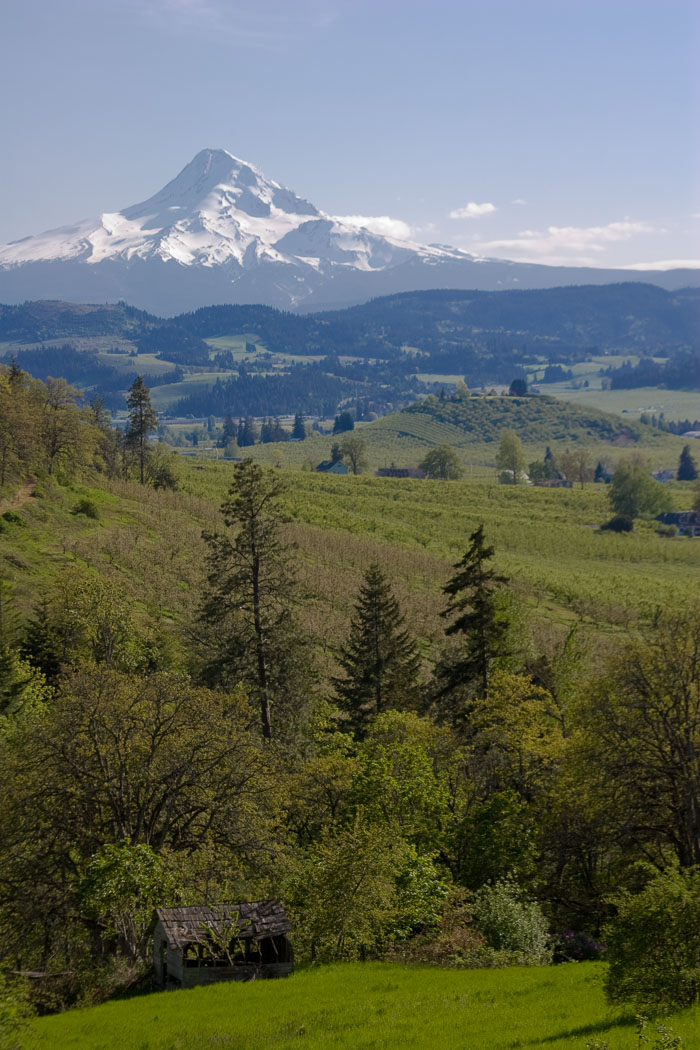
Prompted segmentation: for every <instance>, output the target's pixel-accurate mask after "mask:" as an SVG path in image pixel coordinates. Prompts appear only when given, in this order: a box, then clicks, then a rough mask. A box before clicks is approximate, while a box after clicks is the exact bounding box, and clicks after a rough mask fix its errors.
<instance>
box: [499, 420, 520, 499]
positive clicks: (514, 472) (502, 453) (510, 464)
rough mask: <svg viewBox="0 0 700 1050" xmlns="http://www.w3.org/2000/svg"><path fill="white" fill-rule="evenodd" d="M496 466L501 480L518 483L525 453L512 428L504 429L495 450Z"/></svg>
mask: <svg viewBox="0 0 700 1050" xmlns="http://www.w3.org/2000/svg"><path fill="white" fill-rule="evenodd" d="M496 467H497V468H498V470H500V471H501V472H502V473H501V481H505V482H506V483H507V484H510V485H518V484H519V483H520V479H521V476H522V474H523V472H524V470H525V453H524V451H523V445H522V441H521V440H520V438H519V437H518V435H517V434H516V433H515V431H514V430H510V429H509V430H504V431H502V433H501V440H500V442H499V444H498V451H497V452H496Z"/></svg>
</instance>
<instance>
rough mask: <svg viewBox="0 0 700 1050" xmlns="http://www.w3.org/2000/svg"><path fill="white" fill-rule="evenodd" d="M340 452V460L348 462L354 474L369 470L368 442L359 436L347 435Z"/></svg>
mask: <svg viewBox="0 0 700 1050" xmlns="http://www.w3.org/2000/svg"><path fill="white" fill-rule="evenodd" d="M338 433H340V431H338ZM339 452H340V457H339V458H340V459H345V460H346V461H347V463H348V465H349V467H350V469H351V470H352V472H353V474H361V473H362V471H363V470H366V469H367V466H368V461H367V442H366V441H365V440H364V438H362V437H360V435H359V434H346V435H345V437H344V438H342V439H341V441H340V446H339ZM331 458H332V457H331Z"/></svg>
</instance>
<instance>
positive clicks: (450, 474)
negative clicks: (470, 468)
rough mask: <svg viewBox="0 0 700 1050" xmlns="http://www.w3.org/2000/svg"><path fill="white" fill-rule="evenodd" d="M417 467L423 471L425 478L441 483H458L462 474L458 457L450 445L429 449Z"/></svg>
mask: <svg viewBox="0 0 700 1050" xmlns="http://www.w3.org/2000/svg"><path fill="white" fill-rule="evenodd" d="M418 466H419V467H420V469H421V470H424V471H425V474H426V477H429V478H437V479H440V480H443V481H458V480H459V479H460V478H461V477H462V475H463V473H464V471H463V470H462V466H461V464H460V462H459V457H458V455H457V453H456V452H455V450H454V449H453V448H452V447H451V446H450V445H438V446H437V448H431V450H430V452H428V453H426V455H425V456H424V457H423V459H422V460H421V462H420V463H419V464H418Z"/></svg>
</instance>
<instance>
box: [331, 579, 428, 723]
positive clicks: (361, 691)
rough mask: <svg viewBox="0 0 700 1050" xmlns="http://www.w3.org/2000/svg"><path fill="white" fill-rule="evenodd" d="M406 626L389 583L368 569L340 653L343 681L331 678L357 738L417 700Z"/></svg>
mask: <svg viewBox="0 0 700 1050" xmlns="http://www.w3.org/2000/svg"><path fill="white" fill-rule="evenodd" d="M404 622H405V621H404V617H403V616H402V615H401V610H400V608H399V603H398V601H397V600H396V598H395V596H394V594H393V592H392V590H391V586H390V584H389V582H388V580H387V579H386V577H385V575H384V574H383V572H382V570H381V569H380V567H379V565H377V564H376V563H374V564H372V565H370V566H369V568H368V569H367V571H366V572H365V574H364V578H363V583H362V586H361V587H360V591H359V594H358V597H357V603H356V605H355V615H354V617H353V619H352V621H351V624H350V634H349V637H348V639H347V641H346V643H345V644H344V645H343V647H342V649H341V653H340V664H341V666H342V668H343V670H344V671H345V674H346V677H345V678H334V679H333V685H334V686H335V689H336V692H337V694H338V696H339V698H340V701H341V704H342V706H343V707H344V709H345V710H346V711H347V713H348V716H349V719H350V724H351V726H352V729H353V731H354V732H355V733H356V735H359V736H362V735H363V734H364V730H365V729H366V727H367V723H368V722H369V721H370V720H371V719H372V718H373V717H374V716H376V715H378V714H380V713H381V712H382V711H385V710H386V709H387V708H392V707H393V708H405V707H411V706H414V704H415V702H416V700H417V698H418V692H419V686H418V672H419V668H420V660H419V657H418V653H417V650H416V643H415V641H414V640H413V639H412V638H411V637H410V635H409V633H408V631H407V630H406V629H405V627H404Z"/></svg>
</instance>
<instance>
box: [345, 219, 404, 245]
mask: <svg viewBox="0 0 700 1050" xmlns="http://www.w3.org/2000/svg"><path fill="white" fill-rule="evenodd" d="M333 218H334V219H335V220H336V221H337V222H344V223H345V224H346V225H347V226H364V228H365V229H366V230H369V231H370V232H371V233H378V234H379V235H380V236H381V237H396V239H397V240H399V241H410V240H411V238H412V237H413V236H414V235H415V231H414V229H413V227H412V226H409V224H408V223H407V222H404V221H403V219H392V218H391V217H390V216H389V215H334V216H333Z"/></svg>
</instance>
